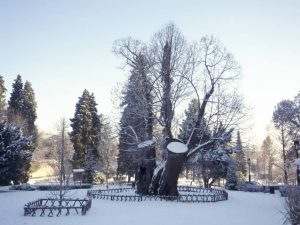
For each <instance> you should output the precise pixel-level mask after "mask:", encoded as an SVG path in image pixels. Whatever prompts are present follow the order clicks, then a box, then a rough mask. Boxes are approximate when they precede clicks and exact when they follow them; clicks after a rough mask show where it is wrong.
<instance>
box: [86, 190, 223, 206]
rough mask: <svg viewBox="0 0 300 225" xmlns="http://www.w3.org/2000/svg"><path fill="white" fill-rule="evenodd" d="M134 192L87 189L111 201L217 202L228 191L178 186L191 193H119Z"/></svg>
mask: <svg viewBox="0 0 300 225" xmlns="http://www.w3.org/2000/svg"><path fill="white" fill-rule="evenodd" d="M129 191H132V192H134V191H135V189H134V188H113V189H99V190H88V191H87V196H88V197H89V198H93V199H106V200H111V201H124V202H127V201H128V202H131V201H147V200H149V201H163V200H169V201H176V202H217V201H224V200H227V199H228V193H227V192H226V191H225V190H222V189H214V188H200V187H192V186H178V191H179V192H188V193H191V192H192V193H193V194H180V195H179V196H162V195H138V194H131V195H130V194H128V195H120V193H124V192H129Z"/></svg>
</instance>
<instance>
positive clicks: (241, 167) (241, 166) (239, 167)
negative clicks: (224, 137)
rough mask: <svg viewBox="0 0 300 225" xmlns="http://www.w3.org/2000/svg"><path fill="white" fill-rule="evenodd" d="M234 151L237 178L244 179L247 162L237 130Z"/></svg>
mask: <svg viewBox="0 0 300 225" xmlns="http://www.w3.org/2000/svg"><path fill="white" fill-rule="evenodd" d="M234 152H235V157H234V159H235V161H236V171H237V172H238V173H239V174H240V176H239V179H241V180H244V179H245V177H246V176H247V162H246V156H245V152H244V149H243V145H242V141H241V136H240V132H239V131H238V132H237V141H236V148H235V151H234Z"/></svg>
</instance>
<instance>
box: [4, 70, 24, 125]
mask: <svg viewBox="0 0 300 225" xmlns="http://www.w3.org/2000/svg"><path fill="white" fill-rule="evenodd" d="M23 108H24V89H23V82H22V78H21V76H20V75H18V76H17V79H16V80H15V82H14V83H13V85H12V93H11V97H10V99H9V101H8V109H7V119H8V122H10V123H13V124H16V125H19V126H21V127H23V126H24V125H25V121H24V118H23V113H22V112H23V111H22V110H23Z"/></svg>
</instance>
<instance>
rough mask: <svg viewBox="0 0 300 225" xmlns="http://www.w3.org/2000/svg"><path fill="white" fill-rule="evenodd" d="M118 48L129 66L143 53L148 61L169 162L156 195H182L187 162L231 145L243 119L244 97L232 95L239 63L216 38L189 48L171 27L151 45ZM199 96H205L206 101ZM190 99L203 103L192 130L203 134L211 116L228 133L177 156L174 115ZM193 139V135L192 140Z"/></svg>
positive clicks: (156, 181)
mask: <svg viewBox="0 0 300 225" xmlns="http://www.w3.org/2000/svg"><path fill="white" fill-rule="evenodd" d="M118 43H121V45H120V44H118V45H117V46H116V45H115V47H114V51H115V52H116V53H117V54H119V55H121V56H122V57H123V58H125V64H127V65H129V66H132V65H133V66H134V62H135V60H134V59H135V57H136V56H137V55H138V52H139V51H141V49H142V50H143V52H144V54H145V56H146V58H147V65H148V70H149V73H148V76H149V77H150V80H151V84H152V88H151V92H152V93H153V95H154V99H155V100H154V102H153V105H154V109H155V110H154V114H153V117H154V118H155V120H156V122H157V123H158V124H159V125H161V127H162V131H163V144H162V148H163V151H164V157H163V158H164V160H165V161H164V162H163V165H164V166H160V167H158V168H157V170H156V172H155V176H154V177H153V180H152V184H151V187H152V192H153V193H159V194H162V195H178V191H177V180H178V176H179V173H180V172H181V170H182V166H183V164H184V163H185V162H186V160H187V159H188V158H190V157H192V156H193V155H194V154H195V153H196V152H198V151H200V150H201V148H203V147H204V146H207V145H215V144H216V143H217V142H219V143H220V144H222V143H223V142H224V141H225V140H228V139H229V138H230V136H231V132H232V130H233V125H235V126H237V125H238V124H239V123H240V120H241V118H243V117H244V115H243V113H241V112H242V111H241V108H242V101H241V98H239V97H238V95H237V93H236V92H234V91H232V89H233V88H232V87H233V83H234V81H235V80H236V79H237V78H238V77H239V74H240V67H239V64H238V63H237V62H236V60H235V59H234V57H233V55H232V54H230V53H229V52H228V51H227V50H226V49H225V48H224V47H223V46H222V44H221V43H220V42H219V41H218V40H217V39H216V38H214V37H213V36H205V37H203V38H202V39H201V40H200V42H199V43H196V44H192V45H189V44H188V43H187V42H186V40H185V38H184V37H183V35H182V34H181V32H180V31H179V30H178V29H177V27H176V26H175V25H174V24H173V23H169V24H167V25H166V26H165V27H163V28H162V29H161V30H160V31H159V32H157V33H156V34H155V35H154V36H153V38H152V40H151V42H150V44H149V45H146V44H142V43H141V42H140V41H135V40H133V39H125V40H123V41H121V42H118ZM216 90H217V91H216ZM200 93H203V97H202V98H201V94H200ZM221 93H222V94H221ZM218 94H219V95H218ZM192 95H194V96H195V95H196V98H197V100H198V103H199V104H198V105H199V108H198V110H197V120H196V123H195V126H194V128H193V129H194V130H195V129H199V128H200V126H201V123H202V121H203V119H204V118H205V117H208V120H209V121H210V123H211V126H212V125H214V127H218V126H219V125H221V124H223V128H224V129H222V131H223V132H217V133H218V136H215V137H213V138H212V139H211V140H209V141H208V142H206V143H199V145H198V146H196V147H195V148H191V146H190V145H189V142H187V143H185V144H183V145H180V144H175V146H176V145H178V146H179V145H180V146H181V148H182V149H181V151H179V152H176V151H174V149H173V150H172V148H171V149H170V147H168V145H169V144H170V143H173V141H174V140H173V137H174V135H173V128H174V118H175V117H174V115H176V109H178V108H180V107H179V105H180V104H183V103H184V101H185V100H187V99H188V98H190V97H191V96H192ZM231 99H232V100H231ZM224 125H225V127H224ZM193 135H195V134H194V132H192V134H191V138H193ZM171 146H172V144H171ZM184 146H187V148H186V149H185V147H184ZM183 149H185V151H183Z"/></svg>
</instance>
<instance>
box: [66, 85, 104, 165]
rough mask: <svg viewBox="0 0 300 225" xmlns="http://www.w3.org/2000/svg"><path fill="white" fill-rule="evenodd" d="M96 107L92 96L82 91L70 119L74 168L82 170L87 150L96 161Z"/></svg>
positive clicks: (97, 136) (99, 127) (97, 127)
mask: <svg viewBox="0 0 300 225" xmlns="http://www.w3.org/2000/svg"><path fill="white" fill-rule="evenodd" d="M96 106H97V103H96V101H95V97H94V95H93V94H90V93H89V92H88V91H87V90H84V91H83V93H82V96H81V97H79V101H78V102H77V104H76V109H75V114H74V118H72V119H70V120H71V127H72V131H71V133H70V139H71V142H72V143H73V147H74V150H75V153H74V155H73V167H74V168H83V167H84V166H85V165H86V163H87V162H86V161H87V154H88V149H91V150H92V155H93V157H94V159H95V161H97V158H98V152H97V146H98V144H99V138H100V137H99V135H98V134H99V131H100V129H101V123H100V118H99V115H98V111H97V108H96Z"/></svg>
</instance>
